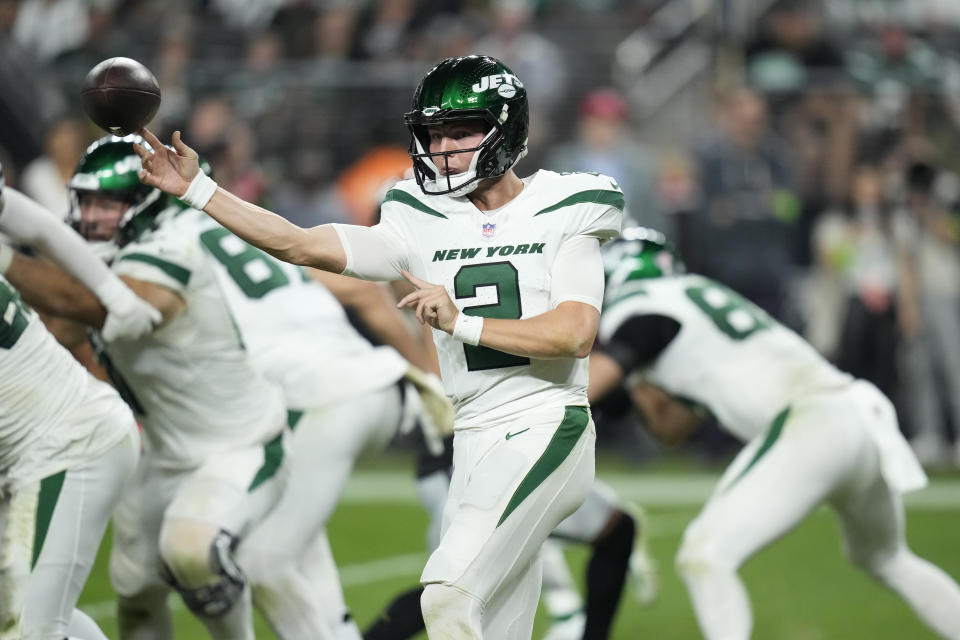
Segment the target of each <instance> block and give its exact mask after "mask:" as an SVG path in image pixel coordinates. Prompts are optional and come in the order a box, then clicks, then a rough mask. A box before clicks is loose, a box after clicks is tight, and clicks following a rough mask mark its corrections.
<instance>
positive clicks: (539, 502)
mask: <svg viewBox="0 0 960 640" xmlns="http://www.w3.org/2000/svg"><path fill="white" fill-rule="evenodd" d="M404 119H405V122H406V123H407V126H408V127H409V129H410V132H411V144H410V155H411V157H412V158H413V161H414V171H415V174H416V180H415V181H413V180H407V181H402V182H399V183H397V184H396V185H395V186H394V188H393V189H392V190H391V191H389V192H388V193H387V195H386V197H385V199H384V203H383V205H382V208H381V212H382V219H381V222H380V223H379V224H377V225H376V226H374V227H372V228H368V227H358V226H352V225H340V224H335V225H321V226H318V227H314V228H312V229H301V228H299V227H297V226H295V225H293V224H291V223H289V222H288V221H286V220H284V219H283V218H281V217H280V216H277V215H275V214H271V213H270V212H267V211H265V210H263V209H261V208H259V207H256V206H254V205H252V204H249V203H247V202H244V201H242V200H240V199H239V198H237V197H235V196H233V195H231V194H230V193H229V192H227V191H224V190H222V189H218V188H217V186H216V183H215V182H213V181H212V180H211V179H210V178H208V177H207V176H205V175H203V174H202V172H200V171H199V169H198V166H197V160H196V153H195V152H194V151H193V150H191V149H190V148H189V147H187V146H186V145H185V144H184V143H183V142H182V141H181V139H180V136H179V132H178V133H175V134H174V137H173V144H174V150H171V149H168V148H166V147H163V146H162V145H160V143H159V141H158V140H157V139H156V138H155V137H154V136H153V135H152V134H151V133H149V132H148V131H145V130H144V131H143V134H144V137H145V138H146V140H147V141H148V142H150V143H151V144H152V146H153V151H150V150H147V149H138V153H139V154H140V156H141V158H142V160H143V166H144V169H143V171H142V172H141V180H143V181H144V182H146V183H147V184H150V185H152V186H156V187H159V188H161V189H163V190H165V191H167V192H168V193H171V194H173V195H175V196H177V197H181V198H182V199H184V200H185V201H186V202H187V203H188V204H190V205H191V206H194V207H196V208H199V209H203V210H205V211H206V212H207V213H209V214H210V215H211V216H212V217H214V218H215V219H217V220H218V221H219V222H221V223H222V224H224V226H226V227H228V228H229V229H231V230H232V231H233V232H234V233H236V234H237V235H238V236H240V237H241V238H243V239H244V240H247V241H248V242H250V243H251V244H254V245H255V246H258V247H261V248H263V249H265V250H266V251H267V252H269V253H272V254H273V255H275V256H277V257H279V258H280V259H282V260H285V261H287V262H293V263H295V264H305V265H310V266H314V267H318V268H320V269H324V270H327V271H333V272H336V273H346V274H348V275H353V276H357V277H363V278H366V279H374V280H396V279H399V278H400V277H404V278H406V279H407V280H408V281H410V282H411V283H412V284H413V285H414V286H415V287H416V288H417V291H415V292H413V293H411V294H410V295H408V296H406V297H405V298H404V299H403V300H401V305H408V306H413V307H416V311H417V316H418V318H419V319H420V320H421V322H427V323H429V324H430V326H431V327H433V329H434V339H435V341H436V343H437V351H438V353H439V356H440V362H441V371H442V373H443V383H444V388H445V390H446V393H447V395H448V396H450V397H451V399H452V400H453V403H454V406H455V408H456V419H455V431H456V433H455V441H454V476H453V478H452V482H451V490H450V495H449V498H448V500H447V504H446V507H445V513H444V531H443V534H442V537H441V540H440V545H439V547H438V548H437V549H436V551H434V553H433V554H432V555H431V556H430V559H429V561H428V562H427V566H426V567H425V568H424V571H423V575H422V576H421V582H423V583H424V585H425V590H424V593H423V597H422V599H421V605H422V608H423V613H424V619H425V621H426V625H427V631H428V633H429V634H430V635H431V636H432V637H435V638H483V637H486V638H491V639H492V638H496V639H497V640H501V639H510V638H529V637H530V634H531V630H532V625H533V617H534V612H535V609H536V603H537V599H538V596H539V591H540V568H539V565H538V563H537V562H536V554H537V551H538V550H539V548H540V545H541V544H542V542H543V541H544V540H545V539H546V537H547V535H548V534H549V532H550V531H552V530H553V528H554V527H555V526H556V525H557V524H558V523H559V522H560V521H561V520H563V519H564V518H565V517H566V516H567V515H569V514H570V513H572V512H573V511H574V510H576V508H577V507H578V506H579V505H580V503H581V502H582V501H583V499H584V497H585V496H586V494H587V492H588V491H589V488H590V486H591V483H592V480H593V460H594V454H593V444H594V440H595V433H594V428H593V423H592V420H591V418H590V412H589V408H588V405H587V402H586V394H585V389H586V383H587V356H588V355H589V352H590V348H591V345H592V344H593V340H594V337H595V334H596V327H597V323H598V321H599V308H600V303H601V299H602V295H603V277H602V261H601V258H600V250H599V249H600V245H601V244H602V243H603V242H605V241H607V240H609V239H611V238H614V237H616V236H617V234H618V233H619V230H620V219H621V215H622V210H623V194H622V192H621V191H620V188H619V187H618V186H617V185H616V183H615V182H614V181H613V180H612V179H610V178H608V177H605V176H599V175H587V174H574V175H559V174H556V173H552V172H549V171H539V172H537V173H536V174H534V175H532V176H530V177H528V178H526V179H524V180H521V179H520V178H518V177H517V175H516V173H514V171H513V165H514V164H515V163H516V162H517V161H518V160H519V159H520V158H521V157H522V156H523V155H524V154H525V152H526V143H527V126H528V122H527V119H528V117H527V96H526V90H525V89H524V87H523V85H522V83H521V82H520V81H519V80H518V79H517V78H516V76H515V75H514V74H513V73H512V72H511V71H510V69H508V68H507V67H506V66H505V65H503V64H502V63H501V62H499V61H498V60H495V59H493V58H490V57H486V56H467V57H462V58H450V59H447V60H444V61H443V62H441V63H440V64H439V65H437V66H436V67H434V68H433V69H432V70H431V71H430V72H429V73H427V75H426V76H425V77H424V79H423V80H422V81H421V83H420V86H419V87H418V88H417V91H416V94H415V96H414V110H413V111H411V112H409V113H408V114H406V116H405V118H404ZM453 300H456V303H454V301H453Z"/></svg>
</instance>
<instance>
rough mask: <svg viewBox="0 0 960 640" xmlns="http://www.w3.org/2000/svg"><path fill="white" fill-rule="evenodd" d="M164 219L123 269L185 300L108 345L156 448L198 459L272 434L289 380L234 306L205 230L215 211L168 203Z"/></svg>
mask: <svg viewBox="0 0 960 640" xmlns="http://www.w3.org/2000/svg"><path fill="white" fill-rule="evenodd" d="M161 216H162V219H163V222H162V223H161V224H160V226H159V227H158V228H157V229H154V230H152V231H148V232H147V233H145V234H144V235H143V236H141V237H140V238H138V239H137V240H135V241H133V242H131V243H130V244H128V245H126V246H125V247H123V248H122V249H121V250H120V251H119V252H118V253H117V255H116V257H115V258H114V260H113V263H112V268H113V270H114V271H115V272H116V273H117V274H119V275H125V276H129V277H131V278H135V279H137V280H143V281H145V282H151V283H154V284H157V285H160V286H163V287H166V288H167V289H169V290H171V291H173V292H175V293H176V294H177V295H179V296H180V297H181V298H183V300H184V301H185V302H186V308H185V309H184V310H183V312H181V313H180V314H179V315H177V316H176V317H175V318H174V319H173V320H172V321H171V322H170V323H169V324H167V325H164V326H162V327H160V328H159V329H157V330H155V331H153V332H152V333H151V334H149V335H147V336H145V337H143V338H141V339H139V340H116V341H114V342H112V343H110V344H109V345H108V346H107V354H108V356H109V360H110V362H109V364H110V365H112V367H108V368H115V369H116V371H117V373H119V376H120V378H122V380H118V381H117V383H118V386H125V387H127V388H128V389H129V391H130V392H131V395H132V396H133V398H132V399H131V398H128V401H131V403H132V404H133V405H135V406H134V407H133V408H134V410H135V411H138V412H140V413H141V414H142V424H143V427H144V433H145V436H146V440H147V445H148V447H149V450H150V452H151V454H153V455H155V456H156V457H157V459H158V460H159V461H160V464H166V465H169V466H171V467H181V468H184V467H190V466H194V465H195V464H198V463H199V462H200V461H202V460H204V459H206V457H207V456H208V455H209V454H211V453H216V452H221V451H225V450H229V449H233V448H236V447H240V446H246V445H251V444H257V443H261V442H266V441H268V440H270V439H271V438H273V437H274V436H276V434H277V433H278V432H280V431H281V430H282V428H283V424H284V415H285V411H284V402H283V397H282V393H281V391H280V389H279V388H278V387H277V386H276V385H274V384H272V383H270V382H268V381H267V380H265V379H264V378H263V376H262V375H261V374H260V373H258V372H257V371H256V370H255V369H254V367H253V366H252V364H251V363H250V360H249V358H248V353H247V351H246V350H245V349H244V344H243V340H242V339H241V337H240V333H239V331H238V330H237V326H236V323H235V321H234V319H233V317H232V315H231V313H230V309H229V307H228V306H227V303H226V298H225V295H224V292H223V290H222V289H221V286H220V283H219V281H218V278H217V271H216V270H217V268H218V265H217V263H216V262H215V260H214V259H213V258H212V257H211V255H210V254H209V253H208V252H207V251H206V249H205V247H204V245H203V243H202V242H201V240H200V234H201V233H202V232H203V231H204V230H206V229H207V228H208V223H207V219H208V218H207V216H206V214H204V213H202V212H198V211H195V210H192V209H187V210H184V211H177V210H175V209H170V210H167V211H166V212H164V213H162V214H161Z"/></svg>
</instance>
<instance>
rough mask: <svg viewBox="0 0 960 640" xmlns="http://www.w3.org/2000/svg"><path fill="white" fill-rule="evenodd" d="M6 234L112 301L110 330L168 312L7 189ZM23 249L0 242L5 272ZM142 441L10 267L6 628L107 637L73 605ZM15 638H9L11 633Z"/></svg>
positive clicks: (3, 445)
mask: <svg viewBox="0 0 960 640" xmlns="http://www.w3.org/2000/svg"><path fill="white" fill-rule="evenodd" d="M0 233H3V234H5V235H6V236H8V237H9V238H10V239H12V240H13V241H14V242H17V243H19V244H22V245H29V246H31V247H33V248H35V249H38V250H40V251H42V252H43V253H44V254H46V255H47V256H49V257H50V258H52V259H54V260H57V261H59V262H60V264H61V265H62V266H63V267H64V268H65V269H67V270H69V271H70V272H71V273H72V274H73V275H74V276H76V277H77V278H78V279H79V280H81V281H82V282H83V283H84V285H86V286H87V287H88V288H89V289H90V290H91V291H94V292H96V293H95V295H96V296H97V298H99V300H100V302H101V303H102V305H103V306H101V307H99V308H98V309H97V310H96V312H95V313H92V314H91V317H90V322H91V324H94V325H96V326H102V327H103V332H104V334H107V335H109V336H110V337H111V339H122V338H130V337H133V338H135V337H138V336H140V335H142V334H143V333H145V332H147V331H149V330H150V328H151V327H152V325H153V324H154V323H155V322H157V321H158V320H159V314H158V313H157V312H156V311H155V310H154V309H153V308H152V307H150V306H149V305H147V304H145V303H143V302H141V301H140V300H139V298H137V297H136V295H135V294H134V293H133V292H132V291H130V289H128V288H127V287H126V286H125V285H124V284H123V283H122V282H121V281H120V280H119V279H118V278H117V277H116V276H115V275H114V274H112V273H111V272H110V271H109V269H107V268H106V266H105V265H104V264H103V262H102V261H101V260H100V259H99V258H98V257H97V256H96V255H94V254H93V252H91V251H90V250H89V249H88V248H87V247H86V245H85V244H84V242H83V239H82V238H80V237H79V236H77V234H76V233H75V232H73V231H71V230H70V229H67V228H65V227H64V226H63V224H62V223H61V222H60V221H59V220H58V219H57V218H56V217H55V216H54V215H53V214H52V213H50V212H48V211H46V210H45V209H44V208H43V207H41V206H40V205H39V204H37V203H36V202H34V201H32V200H30V199H29V198H27V197H26V196H25V195H23V194H22V193H20V192H19V191H16V190H15V189H11V188H9V187H5V186H4V184H3V169H2V167H0ZM13 254H14V252H13V250H12V249H11V248H10V247H9V246H8V245H5V244H0V274H2V273H3V272H5V271H7V270H8V269H9V267H10V263H11V261H12V259H13ZM138 443H139V438H138V436H137V432H136V423H135V422H134V419H133V414H132V413H131V412H130V409H129V408H127V406H126V405H125V404H124V403H123V401H122V400H121V399H120V396H119V395H118V394H117V393H116V391H115V390H114V389H113V388H112V387H110V386H109V385H107V384H105V383H103V382H100V381H98V380H96V379H95V378H94V377H93V376H91V375H90V374H89V373H87V372H86V371H85V370H84V369H83V367H82V366H80V364H78V363H77V362H76V361H75V360H74V359H73V358H72V357H71V356H70V354H69V353H68V352H67V351H66V350H65V349H64V348H63V347H61V346H60V345H59V344H58V343H57V341H56V340H55V339H54V338H53V336H52V335H50V333H49V332H48V331H47V330H46V329H45V328H44V326H43V323H42V322H41V321H40V319H39V317H38V316H37V315H36V313H34V312H33V311H32V310H31V309H29V308H28V307H27V306H25V305H24V304H23V302H22V301H21V299H20V296H19V295H18V293H17V291H16V290H15V289H14V288H13V287H12V286H11V285H10V283H9V282H8V281H7V280H6V279H5V278H4V277H3V275H0V469H2V470H3V471H2V472H0V550H2V554H0V630H2V631H3V633H4V634H6V633H10V632H12V633H14V634H15V635H16V637H17V638H24V639H25V640H48V639H57V640H61V639H62V638H64V637H65V636H68V635H69V636H70V637H73V638H85V639H87V640H93V639H101V638H105V636H104V635H103V633H102V632H101V631H100V630H99V628H97V626H96V624H95V623H93V621H92V620H90V619H89V618H88V617H87V616H85V615H84V614H82V613H80V612H79V611H74V606H75V605H76V603H77V598H78V597H79V595H80V592H81V591H82V589H83V585H84V583H85V582H86V579H87V576H88V575H89V573H90V569H91V567H92V566H93V561H94V559H95V557H96V554H97V549H98V548H99V546H100V540H101V538H102V537H103V533H104V530H105V529H106V526H107V520H108V519H109V518H110V513H111V511H113V508H114V506H115V505H116V503H117V500H118V499H119V496H120V490H121V488H122V487H123V485H124V484H125V483H126V482H127V481H128V480H129V478H130V476H131V475H132V474H133V470H134V466H135V465H136V460H137V447H138ZM5 637H6V636H5Z"/></svg>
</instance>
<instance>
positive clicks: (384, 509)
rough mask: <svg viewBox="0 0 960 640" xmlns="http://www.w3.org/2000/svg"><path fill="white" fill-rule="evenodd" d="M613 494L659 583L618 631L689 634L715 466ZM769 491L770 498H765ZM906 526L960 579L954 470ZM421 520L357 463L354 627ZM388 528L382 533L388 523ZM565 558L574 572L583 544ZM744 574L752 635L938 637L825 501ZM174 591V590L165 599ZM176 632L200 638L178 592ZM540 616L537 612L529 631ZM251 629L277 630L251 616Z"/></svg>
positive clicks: (348, 539) (105, 591) (101, 610)
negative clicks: (643, 526) (638, 526)
mask: <svg viewBox="0 0 960 640" xmlns="http://www.w3.org/2000/svg"><path fill="white" fill-rule="evenodd" d="M600 477H601V478H602V479H605V480H607V481H609V482H610V483H611V484H612V485H614V487H616V488H617V489H618V491H619V492H620V494H621V495H622V496H623V497H625V498H627V499H630V500H633V501H635V502H637V503H639V504H644V505H646V508H647V513H648V517H649V527H648V528H649V535H650V539H649V545H650V549H651V551H652V553H653V555H654V556H655V558H656V560H657V562H658V563H659V567H660V581H661V591H660V597H659V599H658V600H657V602H656V603H655V604H654V605H653V606H652V607H649V608H641V607H640V606H639V605H637V604H635V603H633V602H632V601H631V599H630V595H629V593H628V594H626V595H625V597H624V600H623V602H622V603H621V606H620V611H619V614H618V617H617V620H616V623H615V627H614V633H613V638H615V639H617V640H638V639H642V638H655V639H658V640H670V639H686V638H697V637H699V636H698V632H697V627H696V623H695V621H694V619H693V614H692V611H691V608H690V604H689V601H688V600H687V596H686V592H685V590H684V588H683V585H682V583H681V582H680V581H679V579H678V578H677V576H676V574H675V573H674V571H673V565H672V561H673V556H674V554H675V553H676V550H677V546H678V545H679V541H680V535H681V533H682V531H683V527H684V525H685V524H686V523H687V522H688V521H689V520H690V519H691V518H692V517H693V516H694V515H695V514H696V512H697V509H698V506H699V505H700V504H701V503H702V501H703V499H704V498H705V497H706V495H707V493H708V491H709V489H710V487H711V485H712V483H713V481H714V479H715V477H716V476H715V474H712V473H689V472H684V471H669V470H668V471H662V470H661V471H655V472H649V471H647V470H646V469H641V470H638V471H633V472H630V473H627V472H625V471H618V472H615V473H603V472H601V473H600ZM771 500H776V496H771ZM907 522H908V524H907V534H908V539H909V542H910V545H911V547H912V548H913V549H914V551H915V552H917V553H918V554H919V555H921V556H923V557H925V558H928V559H929V560H932V561H933V562H935V563H936V564H938V565H940V566H941V567H943V568H944V569H945V570H946V571H947V572H948V573H950V575H952V576H953V577H954V578H957V579H960V535H958V533H960V478H957V477H944V478H938V479H934V480H933V482H932V484H931V486H930V487H929V488H928V489H926V490H924V491H922V492H918V493H917V494H914V495H913V496H911V498H910V499H909V501H908V513H907ZM425 529H426V518H425V515H424V513H423V511H422V510H421V509H420V507H419V505H418V503H417V502H416V497H415V493H414V485H413V480H412V477H411V474H409V472H407V471H406V470H404V469H403V468H398V469H396V470H389V471H373V470H365V471H362V472H360V473H358V474H357V475H356V476H355V477H354V479H353V480H351V483H350V486H349V487H348V489H347V492H346V495H345V498H344V501H343V503H342V504H341V506H340V508H339V509H338V510H337V512H336V514H335V516H334V518H333V520H332V522H331V524H330V539H331V543H332V545H333V550H334V554H335V555H336V558H337V563H338V564H339V565H340V567H341V578H342V581H343V584H344V590H345V594H346V598H347V602H348V604H349V605H350V606H351V608H352V610H353V613H354V615H355V617H356V618H357V620H358V621H359V622H360V623H361V627H362V626H363V625H364V624H366V623H367V622H368V621H369V620H370V619H371V618H372V617H373V616H374V615H375V614H376V613H377V611H378V610H379V609H380V607H381V606H382V605H383V604H385V603H386V602H388V601H389V599H390V598H391V597H392V596H393V595H394V594H396V593H398V592H399V591H401V590H404V589H406V588H408V587H410V586H411V585H413V584H414V583H415V582H416V580H417V577H418V576H419V571H420V569H421V568H422V566H423V563H424V561H425V557H426V556H425V553H424V551H423V546H424V532H425ZM387 532H389V533H387ZM108 544H109V542H107V543H105V544H104V549H102V550H101V554H100V557H99V558H98V562H97V565H96V567H95V568H94V571H93V574H92V576H91V578H90V580H89V582H88V584H87V588H86V590H85V591H84V593H83V596H82V598H81V607H82V608H83V609H84V610H85V611H87V612H88V613H90V614H91V615H92V616H93V617H94V618H95V619H96V620H97V621H98V622H99V623H100V625H101V626H102V628H103V629H104V631H105V632H106V633H107V635H108V636H110V637H111V638H115V637H116V623H115V620H114V618H113V603H112V600H111V599H112V592H111V589H110V584H109V579H108V576H107V568H106V566H107V565H106V549H107V546H108ZM568 557H569V559H570V562H571V564H572V566H573V567H574V573H575V575H578V576H579V575H581V574H582V569H583V566H584V563H585V561H586V553H585V551H584V550H582V549H577V548H571V549H570V550H569V551H568ZM743 576H744V579H745V581H746V584H747V588H748V589H749V591H750V594H751V598H752V602H753V605H754V617H755V625H754V637H755V638H759V639H777V640H779V639H783V640H826V639H833V638H836V639H843V640H856V639H861V638H862V639H869V640H885V639H889V640H903V639H906V638H909V639H911V640H919V639H923V638H935V636H934V635H933V634H931V633H929V632H928V631H926V630H925V629H924V628H922V627H921V625H920V624H919V623H918V622H917V621H916V619H915V618H914V616H913V614H912V612H911V611H910V610H909V609H907V607H906V606H905V605H904V604H902V603H901V601H900V600H899V599H897V598H896V597H894V596H893V595H891V594H890V593H888V592H887V591H886V590H885V589H883V588H881V587H879V586H877V585H875V584H873V583H872V582H871V581H870V580H869V579H867V578H866V577H865V576H864V575H862V574H861V573H860V572H858V571H857V570H855V569H853V568H852V567H850V566H849V565H847V564H846V563H845V561H844V558H843V553H842V550H841V547H840V538H839V534H838V529H837V525H836V523H835V521H834V519H833V517H832V515H831V514H830V512H829V511H827V510H826V509H822V508H821V509H820V510H818V511H816V512H815V513H814V514H813V515H812V516H811V517H810V518H809V519H808V520H807V521H806V522H805V523H804V524H803V525H802V526H801V527H800V528H799V529H797V530H796V531H794V532H793V533H791V534H789V535H788V536H786V537H785V538H784V539H782V540H780V541H778V542H777V543H775V544H774V545H773V546H771V547H770V548H769V549H767V550H765V551H764V552H762V553H761V554H760V555H758V556H757V557H755V558H754V559H752V560H751V561H750V562H749V563H748V564H747V565H746V567H745V568H744V570H743ZM174 600H175V598H174V597H172V598H171V601H174ZM175 605H176V612H175V619H176V625H177V636H176V637H177V638H187V639H193V638H197V639H201V638H204V637H206V635H205V633H204V632H203V630H202V627H200V625H198V624H197V623H196V622H194V621H193V620H192V619H191V618H190V615H189V613H188V612H186V611H185V610H184V609H183V607H182V606H181V605H180V603H179V602H175ZM545 626H546V618H545V616H543V615H542V612H541V615H540V616H538V620H537V628H536V631H535V635H534V637H539V636H540V635H542V633H543V630H544V629H545ZM257 637H258V638H274V636H273V634H272V633H271V632H270V631H269V630H268V628H267V627H266V625H265V624H264V623H263V622H262V621H259V620H258V627H257Z"/></svg>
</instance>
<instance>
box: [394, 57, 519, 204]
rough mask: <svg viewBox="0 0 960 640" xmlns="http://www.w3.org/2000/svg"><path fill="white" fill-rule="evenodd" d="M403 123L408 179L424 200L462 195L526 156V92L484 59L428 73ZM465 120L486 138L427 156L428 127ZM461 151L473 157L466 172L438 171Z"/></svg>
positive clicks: (455, 61)
mask: <svg viewBox="0 0 960 640" xmlns="http://www.w3.org/2000/svg"><path fill="white" fill-rule="evenodd" d="M403 120H404V123H405V124H406V125H407V128H408V129H410V148H409V153H410V157H411V158H412V159H413V171H414V176H415V177H416V179H417V184H419V185H420V189H421V190H422V191H423V192H424V193H426V194H429V195H441V194H448V195H452V196H463V195H466V194H468V193H470V192H471V191H473V190H474V189H475V188H476V187H477V184H478V183H479V181H480V180H483V179H485V178H496V177H499V176H502V175H503V174H504V173H506V172H507V170H509V169H510V168H511V167H512V166H513V165H514V164H516V163H517V161H519V160H520V158H522V157H523V156H524V155H526V153H527V130H528V127H529V114H528V106H527V91H526V89H525V88H524V86H523V83H522V82H520V80H519V79H518V78H517V77H516V76H515V75H514V74H513V72H512V71H511V70H510V69H509V68H508V67H507V66H506V65H505V64H503V63H502V62H500V61H499V60H497V59H496V58H491V57H490V56H464V57H459V58H447V59H446V60H444V61H443V62H441V63H440V64H438V65H437V66H436V67H434V68H433V69H431V70H430V71H429V72H428V73H427V75H426V76H424V78H423V80H421V81H420V85H419V86H418V87H417V91H416V93H415V94H414V96H413V110H412V111H410V112H408V113H406V114H405V115H404V117H403ZM465 120H471V121H480V122H482V123H483V124H484V126H485V128H486V135H485V136H484V138H483V140H481V142H480V144H479V145H477V146H476V147H475V148H472V149H459V150H457V151H441V152H436V153H430V137H429V133H428V127H430V126H437V125H441V124H444V123H452V122H458V121H465ZM467 152H473V158H472V160H471V162H470V166H469V167H468V169H467V170H466V171H464V172H462V173H456V174H451V173H449V172H442V171H440V170H439V168H438V167H439V166H440V165H444V164H446V162H447V158H448V157H449V155H450V154H451V153H467Z"/></svg>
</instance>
